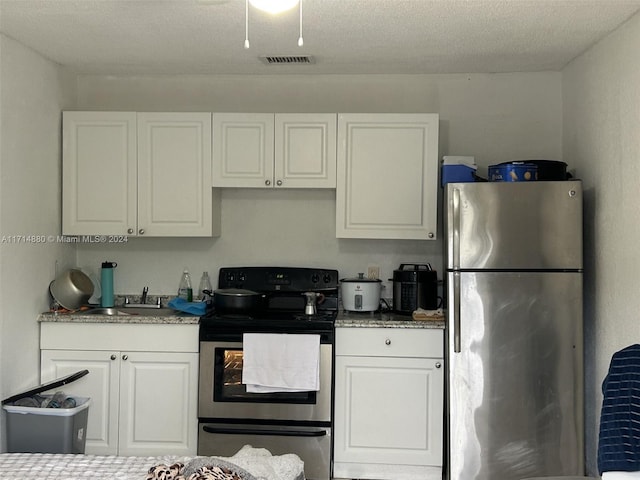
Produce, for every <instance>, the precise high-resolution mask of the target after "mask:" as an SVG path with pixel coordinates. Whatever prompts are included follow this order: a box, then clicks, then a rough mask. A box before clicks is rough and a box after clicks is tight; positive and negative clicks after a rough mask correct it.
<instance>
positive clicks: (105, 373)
mask: <svg viewBox="0 0 640 480" xmlns="http://www.w3.org/2000/svg"><path fill="white" fill-rule="evenodd" d="M116 353H117V352H106V351H79V350H42V352H41V378H40V380H41V381H42V382H43V383H44V382H49V381H51V380H55V379H56V378H60V377H64V376H66V375H70V374H72V373H75V372H77V371H79V370H84V369H87V370H89V374H88V375H85V376H84V377H82V378H81V379H79V380H76V381H75V382H72V383H69V384H67V385H65V386H64V387H62V388H60V390H62V391H64V392H65V393H67V394H68V395H71V396H78V397H89V398H91V404H90V405H89V417H88V420H87V433H86V435H87V441H86V445H85V452H86V453H87V454H95V455H117V454H118V394H119V387H118V380H119V366H120V361H119V357H118V356H117V354H116Z"/></svg>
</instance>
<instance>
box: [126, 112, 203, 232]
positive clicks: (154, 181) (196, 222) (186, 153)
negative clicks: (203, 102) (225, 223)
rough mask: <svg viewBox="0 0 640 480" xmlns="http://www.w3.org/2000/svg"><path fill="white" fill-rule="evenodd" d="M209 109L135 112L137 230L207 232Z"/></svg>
mask: <svg viewBox="0 0 640 480" xmlns="http://www.w3.org/2000/svg"><path fill="white" fill-rule="evenodd" d="M212 193H213V190H212V187H211V114H210V113H138V234H144V235H149V236H152V237H168V236H169V237H170V236H181V237H199V236H211V235H212Z"/></svg>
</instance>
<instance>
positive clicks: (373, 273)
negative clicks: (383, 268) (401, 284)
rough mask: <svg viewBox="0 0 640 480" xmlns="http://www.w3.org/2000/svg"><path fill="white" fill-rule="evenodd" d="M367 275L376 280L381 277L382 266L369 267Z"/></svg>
mask: <svg viewBox="0 0 640 480" xmlns="http://www.w3.org/2000/svg"><path fill="white" fill-rule="evenodd" d="M367 277H369V278H371V279H374V280H377V279H378V278H380V267H369V268H368V269H367Z"/></svg>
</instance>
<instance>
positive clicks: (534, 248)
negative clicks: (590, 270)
mask: <svg viewBox="0 0 640 480" xmlns="http://www.w3.org/2000/svg"><path fill="white" fill-rule="evenodd" d="M446 194H447V201H446V202H445V204H446V214H445V231H446V233H447V240H446V245H445V247H446V251H447V252H446V254H447V269H455V270H459V269H461V270H465V269H491V270H493V269H517V270H522V269H569V270H574V269H581V268H582V182H580V181H579V180H574V181H567V182H484V183H482V182H478V183H451V184H448V185H447V192H446Z"/></svg>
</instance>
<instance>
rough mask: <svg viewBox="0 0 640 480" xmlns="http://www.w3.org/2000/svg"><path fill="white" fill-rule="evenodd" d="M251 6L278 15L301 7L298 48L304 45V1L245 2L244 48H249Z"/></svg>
mask: <svg viewBox="0 0 640 480" xmlns="http://www.w3.org/2000/svg"><path fill="white" fill-rule="evenodd" d="M249 4H251V6H252V7H254V8H257V9H258V10H262V11H264V12H268V13H271V14H272V15H277V14H278V13H282V12H286V11H287V10H291V9H292V8H293V7H295V6H296V5H299V6H300V36H299V37H298V46H299V47H302V46H303V45H304V40H303V39H302V0H245V12H244V15H245V21H244V32H245V36H244V48H249Z"/></svg>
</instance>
